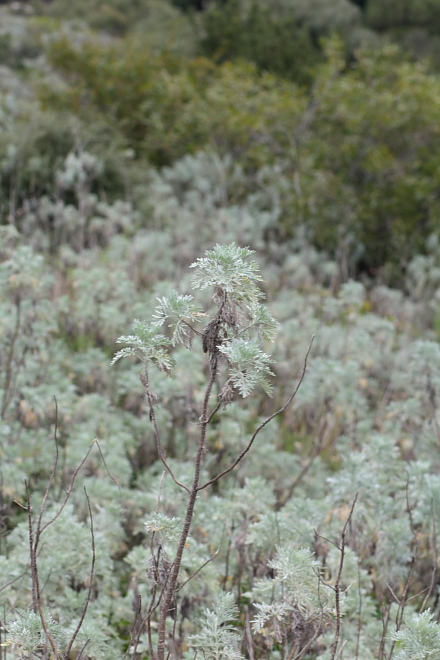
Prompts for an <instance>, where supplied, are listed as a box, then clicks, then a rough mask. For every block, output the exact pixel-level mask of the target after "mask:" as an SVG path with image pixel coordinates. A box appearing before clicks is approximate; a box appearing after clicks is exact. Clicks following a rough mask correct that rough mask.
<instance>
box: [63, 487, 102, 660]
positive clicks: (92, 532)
mask: <svg viewBox="0 0 440 660" xmlns="http://www.w3.org/2000/svg"><path fill="white" fill-rule="evenodd" d="M84 493H85V495H86V499H87V506H88V509H89V516H90V535H91V542H92V563H91V566H90V576H89V588H88V591H87V596H86V602H85V603H84V607H83V610H82V612H81V616H80V619H79V621H78V625H77V626H76V628H75V632H74V633H73V635H72V637H71V639H70V642H69V645H68V647H67V651H66V653H65V655H64V658H65V660H69V658H70V651H71V650H72V646H73V644H74V642H75V639H76V638H77V636H78V633H79V631H80V630H81V628H82V626H83V623H84V619H85V616H86V613H87V609H88V607H89V603H90V599H91V597H92V590H93V583H94V578H95V562H96V549H95V530H94V527H93V514H92V507H91V506H90V499H89V496H88V493H87V490H86V488H85V486H84ZM81 652H82V651H81Z"/></svg>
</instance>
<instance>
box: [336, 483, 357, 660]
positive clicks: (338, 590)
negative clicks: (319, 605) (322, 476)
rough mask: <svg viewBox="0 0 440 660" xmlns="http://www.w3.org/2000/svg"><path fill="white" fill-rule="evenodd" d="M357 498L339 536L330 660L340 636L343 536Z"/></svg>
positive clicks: (355, 498)
mask: <svg viewBox="0 0 440 660" xmlns="http://www.w3.org/2000/svg"><path fill="white" fill-rule="evenodd" d="M357 498H358V493H356V495H355V497H354V500H353V503H352V505H351V508H350V512H349V514H348V516H347V520H346V521H345V524H344V527H343V529H342V534H341V545H340V546H339V552H340V558H339V567H338V574H337V576H336V582H335V586H334V587H333V590H334V592H335V608H336V630H335V641H334V642H333V650H332V655H331V660H335V658H336V653H337V650H338V645H339V637H340V634H341V619H342V614H341V577H342V569H343V568H344V557H345V535H346V533H347V527H348V525H349V523H350V520H351V519H352V516H353V511H354V507H355V506H356V502H357Z"/></svg>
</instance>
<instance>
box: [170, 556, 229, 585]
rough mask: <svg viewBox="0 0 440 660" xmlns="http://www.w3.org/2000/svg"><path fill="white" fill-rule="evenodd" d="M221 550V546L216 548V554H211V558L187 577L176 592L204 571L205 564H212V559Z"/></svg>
mask: <svg viewBox="0 0 440 660" xmlns="http://www.w3.org/2000/svg"><path fill="white" fill-rule="evenodd" d="M219 552H220V548H218V550H216V551H215V552H214V554H213V555H211V557H210V558H209V559H207V560H206V561H205V563H204V564H202V565H201V566H200V567H199V568H198V569H197V570H196V572H195V573H193V574H192V575H190V576H189V578H187V579H186V580H185V582H183V583H182V584H181V585H180V587H178V588H177V589H175V590H174V593H177V592H178V591H180V590H181V589H183V587H184V586H185V585H186V584H188V582H190V581H191V580H192V579H194V578H195V577H196V576H197V575H198V574H199V573H200V571H203V569H204V568H205V566H208V564H210V563H211V562H212V561H213V560H214V559H215V558H216V557H217V556H218V553H219Z"/></svg>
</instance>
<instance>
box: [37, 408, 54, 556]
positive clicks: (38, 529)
mask: <svg viewBox="0 0 440 660" xmlns="http://www.w3.org/2000/svg"><path fill="white" fill-rule="evenodd" d="M54 401H55V428H54V442H55V460H54V462H53V466H52V474H51V475H50V477H49V481H48V482H47V486H46V490H45V491H44V496H43V502H42V503H41V508H40V515H39V516H38V522H37V529H36V539H35V540H36V542H37V545H38V542H39V537H40V534H41V531H42V530H41V523H42V520H43V515H44V512H45V510H46V504H47V498H48V497H49V491H50V488H51V486H52V482H53V481H54V480H55V476H56V473H57V467H58V458H59V448H58V435H57V432H58V402H57V399H56V397H55V396H54ZM40 530H41V531H40ZM35 549H36V548H35Z"/></svg>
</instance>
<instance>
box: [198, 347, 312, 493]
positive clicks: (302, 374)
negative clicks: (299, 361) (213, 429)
mask: <svg viewBox="0 0 440 660" xmlns="http://www.w3.org/2000/svg"><path fill="white" fill-rule="evenodd" d="M314 340H315V335H312V339H311V341H310V344H309V347H308V349H307V353H306V357H305V358H304V365H303V369H302V372H301V376H300V378H299V381H298V384H297V386H296V387H295V389H294V391H293V393H292V394H291V396H290V397H289V398H288V399H287V401H286V403H285V404H284V405H283V406H282V407H281V408H280V409H279V410H277V411H276V412H274V413H273V414H272V415H270V417H268V418H267V419H266V420H265V421H264V422H263V423H262V424H260V426H258V428H257V429H256V430H255V431H254V434H253V435H252V437H251V439H250V441H249V442H248V444H247V446H246V448H245V449H244V450H243V451H242V452H241V454H240V455H239V456H238V458H237V459H236V460H235V461H234V463H233V464H232V465H231V466H230V467H228V468H227V469H226V470H223V472H220V473H219V474H218V475H217V476H216V477H213V478H212V479H210V480H209V481H207V482H206V483H205V484H203V486H199V487H198V488H197V490H198V491H200V490H203V489H204V488H207V487H208V486H211V484H214V483H215V482H216V481H218V480H219V479H221V478H222V477H224V476H225V475H226V474H228V473H229V472H232V470H233V469H234V468H235V467H237V465H238V464H239V463H240V461H241V460H242V459H243V458H244V457H245V456H246V454H247V453H248V451H249V450H250V448H251V447H252V445H253V444H254V441H255V438H256V437H257V436H258V434H259V433H260V431H262V430H263V429H264V427H265V426H267V425H268V424H269V423H270V422H271V421H272V420H273V419H275V417H278V415H281V414H282V413H283V412H285V410H287V408H288V407H289V406H290V404H291V403H292V401H293V400H294V398H295V396H296V395H297V393H298V390H299V388H300V387H301V385H302V382H303V380H304V378H305V375H306V371H307V360H308V357H309V354H310V351H311V349H312V346H313V342H314Z"/></svg>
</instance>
